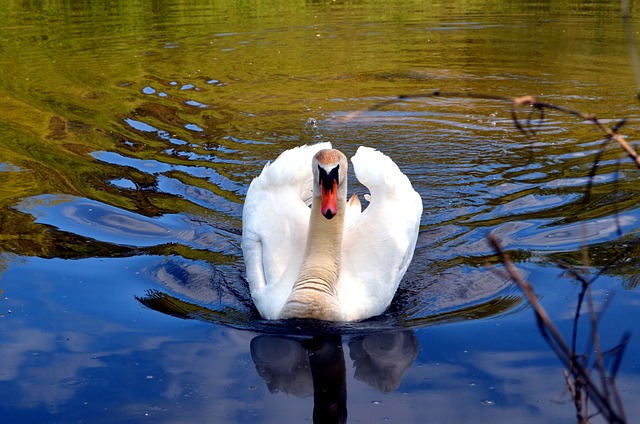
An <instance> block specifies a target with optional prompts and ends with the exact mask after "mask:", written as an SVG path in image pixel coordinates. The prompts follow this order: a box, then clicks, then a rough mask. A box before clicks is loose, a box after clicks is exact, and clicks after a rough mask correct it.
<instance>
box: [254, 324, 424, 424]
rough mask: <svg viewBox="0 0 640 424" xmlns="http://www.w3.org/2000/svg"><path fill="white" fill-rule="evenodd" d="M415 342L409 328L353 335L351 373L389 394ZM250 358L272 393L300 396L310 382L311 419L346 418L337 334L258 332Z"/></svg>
mask: <svg viewBox="0 0 640 424" xmlns="http://www.w3.org/2000/svg"><path fill="white" fill-rule="evenodd" d="M418 347H419V346H418V341H417V339H416V337H415V335H414V334H413V332H412V331H399V332H389V333H377V334H372V335H369V336H360V337H357V338H356V339H354V340H352V341H351V342H350V343H349V349H350V351H351V353H350V356H351V359H353V361H354V365H355V378H356V379H358V380H360V381H363V382H365V383H367V384H369V385H371V386H373V387H375V388H377V389H378V390H380V391H381V392H383V393H388V392H390V391H392V390H394V389H395V388H397V387H398V386H399V385H400V382H401V381H402V377H403V376H404V373H405V371H406V370H407V368H409V366H411V364H412V363H413V361H414V360H415V358H416V356H417V354H418ZM251 358H252V359H253V362H254V363H255V365H256V369H257V371H258V374H259V375H260V377H262V378H263V379H264V380H265V382H266V383H267V387H268V388H269V391H270V392H272V393H274V392H276V391H282V392H285V393H287V394H292V395H295V396H300V397H304V396H308V395H309V394H310V393H311V385H313V386H312V387H313V394H314V410H313V419H314V422H316V423H327V422H346V417H347V409H346V399H347V385H346V376H345V363H344V355H343V352H342V342H341V340H340V337H338V336H317V337H314V338H311V339H300V338H288V337H274V336H257V337H255V338H254V339H253V340H252V341H251Z"/></svg>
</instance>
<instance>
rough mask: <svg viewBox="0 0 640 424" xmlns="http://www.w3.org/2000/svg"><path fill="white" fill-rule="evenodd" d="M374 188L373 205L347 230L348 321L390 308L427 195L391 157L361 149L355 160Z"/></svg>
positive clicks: (344, 301)
mask: <svg viewBox="0 0 640 424" xmlns="http://www.w3.org/2000/svg"><path fill="white" fill-rule="evenodd" d="M351 161H352V162H353V165H354V169H355V174H356V177H357V178H358V180H359V181H360V182H361V183H362V184H363V185H365V186H366V187H367V188H368V189H369V191H370V198H369V201H370V203H369V206H367V208H366V209H365V210H364V211H363V212H362V213H361V214H360V215H359V216H358V217H357V218H356V219H354V220H353V221H352V222H351V223H349V225H348V226H347V227H346V228H345V233H344V237H343V242H342V243H343V244H342V262H341V268H340V277H339V280H338V286H337V291H338V293H339V301H340V304H341V306H342V309H343V311H344V312H345V315H346V316H345V319H347V320H353V319H359V317H367V316H373V315H378V314H380V313H382V312H384V310H385V309H386V308H387V306H389V304H390V303H391V300H392V299H393V296H394V294H395V292H396V289H397V288H398V284H399V283H400V280H401V279H402V277H403V276H404V274H405V272H406V271H407V268H408V266H409V263H410V262H411V259H412V258H413V251H414V249H415V245H416V240H417V237H418V230H419V227H420V217H421V216H422V199H421V198H420V195H419V194H418V193H417V192H416V191H415V190H414V189H413V187H412V186H411V182H410V181H409V179H408V178H407V177H406V175H404V174H403V173H402V172H401V171H400V169H399V168H398V166H397V165H396V164H395V163H394V162H393V161H392V160H391V159H390V158H389V157H388V156H386V155H384V154H383V153H381V152H378V151H376V150H374V149H371V148H369V147H364V146H362V147H360V148H358V151H357V152H356V154H355V156H354V157H353V158H352V159H351Z"/></svg>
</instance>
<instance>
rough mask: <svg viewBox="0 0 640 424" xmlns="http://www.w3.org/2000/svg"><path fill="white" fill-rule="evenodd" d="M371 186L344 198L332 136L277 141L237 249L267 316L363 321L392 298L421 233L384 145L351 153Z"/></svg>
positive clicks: (341, 162) (412, 195)
mask: <svg viewBox="0 0 640 424" xmlns="http://www.w3.org/2000/svg"><path fill="white" fill-rule="evenodd" d="M351 162H352V163H353V166H354V171H355V175H356V177H357V179H358V180H359V181H360V182H361V183H362V184H363V185H364V186H366V187H367V188H368V189H369V192H370V194H369V195H365V199H366V200H368V201H369V205H368V206H367V207H366V208H365V209H364V211H363V210H362V206H361V203H360V200H359V198H358V196H357V195H353V196H352V197H351V199H350V200H349V201H347V169H348V162H347V158H346V156H345V155H344V154H343V153H342V152H340V151H339V150H335V149H332V147H331V143H328V142H325V143H318V144H314V145H305V146H300V147H296V148H293V149H290V150H286V151H284V152H283V153H282V154H281V155H280V156H279V157H278V158H277V159H276V160H275V161H274V162H273V163H267V164H266V165H265V167H264V168H263V170H262V172H261V173H260V175H259V176H258V177H256V178H254V179H253V181H252V182H251V184H250V185H249V189H248V191H247V195H246V198H245V202H244V207H243V210H242V252H243V256H244V261H245V267H246V278H247V281H248V283H249V290H250V292H251V297H252V299H253V302H254V304H255V306H256V308H257V309H258V312H259V313H260V315H261V316H262V318H264V319H268V320H274V319H289V318H314V319H320V320H326V321H343V322H347V321H360V320H363V319H366V318H369V317H372V316H375V315H380V314H381V313H383V312H384V311H385V309H386V308H387V307H388V306H389V304H390V303H391V300H392V299H393V296H394V294H395V292H396V290H397V288H398V285H399V283H400V280H401V279H402V277H403V276H404V274H405V272H406V271H407V268H408V266H409V263H410V262H411V259H412V257H413V252H414V249H415V245H416V240H417V237H418V230H419V225H420V217H421V215H422V199H421V198H420V195H419V194H418V193H417V192H416V191H415V190H414V189H413V187H412V185H411V182H410V181H409V179H408V178H407V176H406V175H404V174H403V173H402V172H401V171H400V169H399V168H398V166H397V165H396V164H395V163H394V162H393V161H392V160H391V159H390V158H389V157H388V156H386V155H385V154H383V153H381V152H379V151H377V150H375V149H373V148H370V147H365V146H360V147H359V148H358V150H357V151H356V154H355V155H354V156H353V157H352V158H351Z"/></svg>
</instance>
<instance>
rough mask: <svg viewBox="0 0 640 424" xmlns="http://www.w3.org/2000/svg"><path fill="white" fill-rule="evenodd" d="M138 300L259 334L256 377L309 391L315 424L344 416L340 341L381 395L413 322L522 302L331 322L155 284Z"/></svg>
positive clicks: (398, 372)
mask: <svg viewBox="0 0 640 424" xmlns="http://www.w3.org/2000/svg"><path fill="white" fill-rule="evenodd" d="M136 299H137V300H138V301H139V302H140V303H142V304H143V305H145V306H147V307H149V308H151V309H153V310H156V311H158V312H161V313H163V314H166V315H170V316H174V317H177V318H181V319H195V320H200V321H205V322H210V323H216V324H223V325H226V326H229V327H233V328H237V329H241V330H249V331H253V332H257V333H260V334H259V335H257V336H256V337H254V338H253V339H252V340H251V343H250V349H251V358H252V360H253V362H254V364H255V367H256V371H257V373H258V375H259V376H260V377H261V378H262V379H263V380H264V381H265V384H266V386H267V388H268V389H269V392H271V393H273V394H276V393H285V394H287V395H293V396H296V397H301V398H304V397H309V396H313V399H314V407H313V422H314V423H345V422H347V383H346V366H345V357H344V351H343V349H344V346H345V345H346V346H348V348H349V356H350V358H351V360H352V361H353V365H354V368H355V371H354V378H355V379H356V380H358V381H361V382H363V383H365V384H367V385H368V386H371V387H373V388H375V389H377V390H378V391H379V392H381V393H384V394H386V393H389V392H391V391H393V390H395V389H397V388H398V387H399V386H400V384H401V382H402V379H403V378H404V375H405V372H406V370H407V369H408V368H409V367H410V366H411V364H412V363H413V362H414V360H415V359H416V357H417V355H418V350H419V343H418V339H417V338H416V336H415V334H414V331H413V330H412V329H413V328H418V327H423V326H427V325H434V324H438V323H444V322H451V321H459V320H470V319H480V318H485V317H490V316H495V315H499V314H504V313H507V312H509V311H512V310H513V309H515V308H518V307H519V305H521V303H522V299H521V298H520V297H516V296H498V297H494V298H492V299H490V300H487V301H485V302H480V303H478V304H476V305H470V306H466V307H462V308H459V309H456V310H451V311H445V312H440V313H437V314H433V315H426V316H421V317H420V316H414V317H411V316H401V315H394V311H393V308H391V309H390V311H388V313H387V314H384V315H382V316H379V317H375V318H371V319H368V320H365V321H362V322H357V323H336V322H324V321H316V320H305V319H295V320H275V321H267V320H262V319H260V318H259V316H258V315H257V312H256V311H255V310H252V311H251V313H246V312H243V311H240V310H237V309H233V308H230V307H226V308H223V309H220V310H213V309H210V308H206V307H203V306H200V305H197V304H194V303H190V302H186V301H184V300H181V299H178V298H177V297H174V296H171V295H169V294H167V293H164V292H161V291H158V290H148V291H147V293H146V295H145V296H142V297H136ZM395 312H397V311H395ZM343 342H345V343H343Z"/></svg>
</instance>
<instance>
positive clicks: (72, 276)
mask: <svg viewBox="0 0 640 424" xmlns="http://www.w3.org/2000/svg"><path fill="white" fill-rule="evenodd" d="M635 14H637V13H636V10H634V11H633V14H632V15H633V16H635ZM632 24H633V28H634V30H638V29H640V24H639V23H638V22H637V20H635V18H634V19H633V22H632ZM636 35H637V34H636ZM0 46H2V47H0V75H1V76H2V78H0V110H2V113H1V114H0V121H1V122H0V124H1V125H0V181H2V184H0V228H1V231H0V233H1V234H0V271H1V274H0V275H1V279H0V290H1V291H2V297H1V298H0V340H1V341H2V342H1V343H0V387H1V393H2V394H3V395H2V396H1V397H0V411H1V414H2V416H3V417H7V418H6V419H8V420H9V421H11V422H87V421H89V422H192V421H198V420H199V421H204V422H211V421H212V420H213V421H214V422H288V421H295V422H299V421H312V420H313V414H314V405H315V408H316V414H320V413H321V412H322V411H325V412H326V411H340V415H341V416H342V417H344V416H345V414H346V415H347V416H348V421H349V422H387V421H388V422H405V423H409V422H514V421H517V422H523V423H526V422H571V421H572V420H574V417H575V412H574V409H573V405H572V403H571V402H570V399H569V398H568V396H567V395H566V393H565V384H564V378H563V376H562V366H561V365H560V363H559V362H558V360H557V359H556V358H555V356H554V355H553V353H552V351H551V350H550V349H549V348H548V346H547V345H546V344H545V342H544V340H543V339H542V338H541V336H540V334H539V332H538V329H537V327H536V324H535V319H534V317H533V313H532V311H531V309H530V308H529V307H528V306H527V305H526V302H524V301H523V298H522V296H521V294H520V292H519V291H518V290H517V288H515V287H514V286H513V285H512V284H511V283H510V282H509V280H508V278H506V276H505V275H504V273H501V272H500V270H501V269H502V268H501V266H500V264H499V260H498V258H497V256H496V255H495V252H494V251H493V249H492V248H491V246H490V245H489V244H488V242H487V241H486V236H487V234H489V233H493V234H495V235H497V236H498V237H499V238H500V240H501V242H502V244H503V245H504V247H505V249H506V251H507V253H508V254H509V256H510V257H511V258H512V259H513V260H514V262H515V263H516V266H517V267H518V269H519V270H520V272H521V273H522V274H523V275H524V276H525V277H526V278H527V280H528V281H530V282H531V283H532V284H533V285H534V287H535V289H536V292H537V293H538V295H539V296H540V299H541V302H542V304H543V306H544V307H545V308H547V310H548V311H549V314H550V315H551V317H552V318H553V319H554V320H555V322H556V324H557V325H558V327H559V328H560V330H561V331H562V332H563V334H564V335H565V337H567V338H570V337H571V331H572V324H573V315H574V314H575V308H576V304H577V299H578V295H579V293H580V289H579V285H578V284H577V283H576V281H575V279H572V278H570V277H569V276H568V275H567V272H566V271H565V269H564V268H563V265H562V264H571V265H573V266H580V265H581V264H582V263H583V254H582V252H581V247H582V245H583V244H584V243H585V242H586V244H587V246H588V248H589V249H588V255H589V264H588V265H589V272H590V273H591V275H592V276H593V275H597V274H598V273H601V275H600V276H599V278H598V279H597V280H596V282H595V283H594V286H593V294H594V300H595V302H596V305H597V307H598V308H605V310H604V312H603V314H602V318H601V322H600V330H601V337H602V343H603V346H605V348H610V347H613V346H615V345H616V344H617V343H618V342H619V340H620V338H621V337H622V334H623V333H624V332H625V331H630V333H631V342H630V344H629V346H628V348H627V351H626V353H625V356H624V359H623V362H622V365H621V370H620V373H619V377H618V386H619V388H620V391H621V395H622V399H623V401H624V403H625V407H626V411H627V415H628V417H629V418H630V421H633V420H634V418H635V417H636V416H638V414H639V412H640V411H639V409H638V406H637V402H635V396H636V393H638V391H639V390H640V373H639V372H638V361H637V358H638V357H639V354H640V352H639V351H640V342H639V341H638V340H639V337H638V330H639V327H638V324H637V323H636V320H634V319H633V317H634V316H635V315H634V314H635V311H636V309H637V306H638V304H639V303H640V297H639V292H638V282H639V281H640V279H639V278H638V275H639V274H640V272H639V271H640V264H639V263H638V261H637V259H636V258H637V257H638V247H637V242H636V240H637V234H638V228H639V227H640V223H639V219H640V213H639V210H640V203H639V202H638V200H637V199H638V196H637V194H638V188H637V187H638V169H637V168H636V167H634V166H633V164H632V163H631V162H630V161H629V160H628V159H627V158H626V157H625V156H624V155H623V154H622V152H621V150H620V149H619V148H618V147H617V146H616V145H615V144H611V145H609V146H608V147H607V149H606V150H605V152H604V154H603V155H602V157H601V158H600V167H599V168H598V172H597V174H596V175H595V177H594V179H593V189H592V191H591V193H590V196H589V197H588V198H587V195H586V190H585V186H586V184H587V183H588V175H589V172H590V171H591V167H592V164H593V162H594V160H595V159H596V158H598V157H599V154H600V153H599V152H600V150H601V146H602V143H603V136H602V134H601V133H600V132H598V130H597V129H595V128H594V127H593V126H592V125H590V124H588V123H586V122H583V121H582V120H580V119H576V118H573V117H569V116H566V115H563V114H561V113H558V112H548V113H547V114H546V116H545V119H544V121H541V122H538V121H535V120H534V122H533V124H534V128H535V130H536V135H535V137H533V138H527V137H524V136H523V135H522V134H521V133H520V132H519V131H518V130H517V129H516V128H515V126H514V125H513V123H512V122H511V115H510V105H509V103H508V102H502V101H498V100H491V99H488V98H485V99H477V98H468V97H466V96H465V95H466V94H467V93H474V94H478V93H483V94H488V95H494V96H505V97H513V96H520V95H525V94H531V95H536V96H540V98H541V99H543V100H544V101H547V102H551V103H556V104H559V105H562V106H566V107H569V108H572V109H575V110H578V111H582V112H589V113H596V114H597V115H598V116H599V117H600V118H602V119H603V121H604V122H605V123H607V124H608V125H615V123H616V122H617V120H619V119H621V118H627V122H626V124H625V125H624V126H623V127H622V128H621V132H622V133H623V134H624V135H625V136H627V137H628V139H629V141H630V142H632V143H634V142H635V134H636V132H637V129H638V122H639V121H638V116H639V112H638V104H637V101H636V100H635V99H634V95H635V88H634V81H633V78H632V74H631V68H630V64H629V54H628V49H627V45H626V44H625V35H624V31H623V28H622V25H621V22H620V18H619V5H618V3H616V2H593V3H583V4H581V5H579V6H576V5H575V4H573V3H571V2H554V3H553V4H548V5H547V4H542V3H533V2H532V3H529V4H522V3H518V4H511V3H508V2H495V3H490V4H486V3H478V4H477V5H476V4H468V3H465V2H447V3H436V4H432V5H428V6H425V5H424V4H423V2H406V1H404V2H395V1H392V2H376V1H365V2H358V3H356V4H351V3H342V2H307V3H294V2H284V3H282V2H269V1H259V2H253V3H251V4H249V3H233V4H228V3H226V2H213V3H202V4H200V3H198V4H192V3H190V4H186V3H183V2H162V3H145V4H135V3H134V4H131V5H129V4H127V5H124V4H123V5H112V6H102V5H96V4H83V5H73V6H72V5H69V4H66V3H64V2H53V3H51V2H50V3H47V6H46V7H45V6H43V5H42V4H40V3H29V2H20V3H10V4H9V5H7V7H6V8H5V9H4V10H3V12H0ZM435 89H439V90H441V91H442V92H443V93H460V94H461V95H448V96H444V97H424V98H420V99H413V100H409V101H403V102H396V103H392V104H388V105H387V106H384V107H380V108H376V106H379V105H380V104H382V103H383V102H386V101H389V100H391V99H394V98H396V96H398V95H404V94H428V93H431V92H432V91H433V90H435ZM368 109H371V110H368ZM520 115H521V116H526V109H524V110H521V111H520ZM536 118H537V116H536ZM318 141H331V142H333V144H334V146H336V147H338V148H340V149H341V150H343V151H344V152H345V153H346V154H347V155H348V156H351V155H353V154H354V153H355V150H356V148H357V146H359V145H360V144H365V145H369V146H373V147H376V148H378V149H380V150H382V151H383V152H385V153H387V154H389V155H390V156H391V157H392V158H393V159H394V160H395V161H396V163H398V165H399V166H400V168H401V169H402V170H403V171H404V172H405V173H406V174H407V175H408V176H409V178H410V179H411V181H412V182H413V184H414V187H415V188H416V189H417V190H418V191H419V192H420V194H421V195H422V197H423V200H424V207H425V213H424V215H423V218H422V223H421V233H420V237H419V241H418V246H417V249H416V254H415V257H414V261H413V263H412V265H411V267H410V268H409V271H408V273H407V275H406V277H405V279H404V281H403V283H402V285H401V287H400V290H399V292H398V295H397V296H396V299H395V301H394V303H393V304H392V306H391V308H390V310H389V311H388V313H387V314H385V315H384V316H382V317H378V318H376V319H373V320H370V321H367V322H365V323H358V324H349V325H343V326H340V327H336V328H320V329H318V328H316V329H315V330H314V331H311V330H309V329H308V328H306V327H304V326H300V325H298V323H296V324H293V325H292V324H286V323H278V322H265V321H262V320H260V319H259V318H258V316H257V315H256V312H255V310H254V308H253V306H252V304H251V301H250V297H249V293H248V291H247V288H246V283H245V281H244V279H243V271H244V265H243V262H242V255H241V250H240V228H241V213H242V202H243V199H244V195H245V193H246V189H247V187H248V184H249V182H250V181H251V179H252V178H253V177H254V176H256V175H257V174H258V173H259V172H260V170H261V168H262V166H264V164H265V163H266V161H268V160H272V159H274V158H275V157H277V155H278V154H279V153H280V152H282V151H283V150H285V149H288V148H291V147H294V146H297V145H300V144H304V143H314V142H318ZM352 180H353V179H352ZM351 184H352V187H350V188H351V189H352V190H354V191H356V192H358V193H360V194H363V193H364V189H363V188H361V187H359V186H358V185H357V184H356V183H355V182H353V183H351ZM310 333H314V334H310ZM579 335H580V339H579V342H578V345H577V346H578V350H579V351H580V352H583V351H584V350H585V349H586V350H589V348H588V344H587V342H588V323H587V321H586V319H583V320H582V321H581V322H580V331H579ZM312 336H313V337H312ZM314 382H315V389H316V395H315V396H314ZM320 389H322V390H320ZM321 392H322V393H324V394H325V395H326V396H325V395H321V394H319V393H321ZM317 421H321V419H320V418H317Z"/></svg>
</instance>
